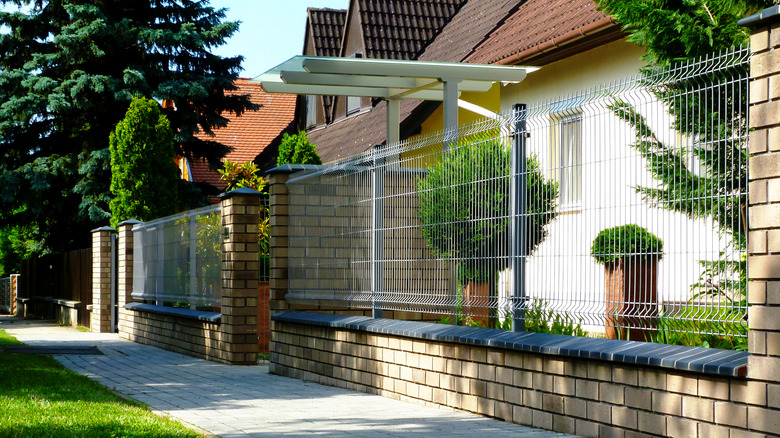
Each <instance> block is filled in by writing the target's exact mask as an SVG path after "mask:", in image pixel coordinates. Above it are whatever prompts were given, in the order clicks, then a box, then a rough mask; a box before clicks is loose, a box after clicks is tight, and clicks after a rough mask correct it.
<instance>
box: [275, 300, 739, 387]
mask: <svg viewBox="0 0 780 438" xmlns="http://www.w3.org/2000/svg"><path fill="white" fill-rule="evenodd" d="M271 320H273V321H278V322H286V323H292V324H303V325H310V326H319V327H330V328H339V329H347V330H356V331H362V332H368V333H378V334H388V335H393V336H402V337H407V338H413V339H425V340H431V341H438V342H453V343H460V344H467V345H477V346H483V347H494V348H499V349H506V350H515V351H521V352H530V353H537V354H545V355H555V356H558V357H572V358H580V359H581V358H585V359H595V360H604V361H610V362H613V363H620V364H627V365H635V366H647V367H660V368H670V369H675V370H681V371H691V372H696V373H703V374H713V375H719V376H729V377H746V376H747V362H748V356H750V355H749V353H747V352H745V351H732V350H717V349H714V348H702V347H683V346H677V345H666V344H653V343H649V342H637V341H619V340H613V339H597V338H578V337H573V336H563V335H551V334H543V333H530V332H517V333H516V332H510V331H507V330H498V329H488V328H473V327H464V326H454V325H447V324H434V323H429V322H417V321H401V320H394V319H382V318H371V317H367V316H347V315H331V314H324V313H312V312H301V311H292V310H288V311H284V312H281V313H277V314H274V315H272V316H271Z"/></svg>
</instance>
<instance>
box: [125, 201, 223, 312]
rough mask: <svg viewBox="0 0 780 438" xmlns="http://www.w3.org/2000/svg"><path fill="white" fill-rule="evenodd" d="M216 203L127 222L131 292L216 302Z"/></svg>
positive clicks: (193, 303) (188, 302)
mask: <svg viewBox="0 0 780 438" xmlns="http://www.w3.org/2000/svg"><path fill="white" fill-rule="evenodd" d="M220 211H221V206H219V205H215V206H209V207H204V208H200V209H196V210H189V211H187V212H184V213H181V214H177V215H173V216H168V217H164V218H160V219H155V220H153V221H149V222H144V223H142V224H138V225H135V226H134V227H133V241H134V246H135V250H134V254H133V255H134V258H133V292H132V297H133V298H135V299H139V300H147V301H150V302H154V303H155V304H158V305H165V306H173V307H188V308H193V309H195V308H202V307H218V306H220V299H221V296H222V217H221V214H220Z"/></svg>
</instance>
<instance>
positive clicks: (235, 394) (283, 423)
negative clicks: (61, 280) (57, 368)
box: [0, 317, 568, 438]
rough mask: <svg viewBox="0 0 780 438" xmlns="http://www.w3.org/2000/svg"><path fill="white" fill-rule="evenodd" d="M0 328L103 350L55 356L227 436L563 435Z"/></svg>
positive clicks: (237, 369)
mask: <svg viewBox="0 0 780 438" xmlns="http://www.w3.org/2000/svg"><path fill="white" fill-rule="evenodd" d="M0 328H2V329H4V330H6V331H7V332H8V333H10V334H11V335H13V336H15V337H16V338H17V339H19V340H20V341H22V342H24V343H26V344H28V345H30V346H39V347H44V346H45V347H56V348H64V347H81V348H83V347H90V346H97V348H98V349H99V350H100V352H102V353H103V354H102V355H85V354H63V355H55V356H54V357H55V359H56V360H57V361H59V362H60V363H62V364H63V365H64V366H66V367H68V368H70V369H72V370H74V371H76V372H78V373H80V374H83V375H85V376H87V377H89V378H91V379H93V380H95V381H97V382H99V383H101V384H103V385H105V386H107V387H109V388H111V389H113V390H114V391H116V392H118V393H120V394H123V395H124V396H127V397H129V398H132V399H135V400H138V401H140V402H142V403H145V404H147V405H149V406H150V407H151V408H152V409H154V410H156V411H159V412H161V413H164V414H167V415H170V416H171V417H174V418H176V419H178V420H180V421H182V422H184V423H188V424H190V425H193V426H195V427H196V428H199V429H202V430H203V431H207V432H208V433H210V434H212V435H216V436H220V437H224V438H228V437H244V436H249V437H272V436H289V437H303V436H311V435H319V436H328V437H358V436H371V437H373V436H380V437H381V436H404V437H407V436H410V437H429V436H455V437H458V436H464V437H465V436H468V437H474V436H490V437H491V438H498V437H505V436H506V437H510V436H511V437H535V438H550V437H564V436H568V435H564V434H559V433H555V432H549V431H543V430H538V429H532V428H528V427H523V426H519V425H515V424H510V423H506V422H503V421H498V420H492V419H489V418H485V417H480V416H477V415H472V414H469V413H465V412H459V411H455V410H452V409H448V408H437V407H430V406H421V405H417V404H411V403H406V402H402V401H398V400H391V399H388V398H384V397H380V396H375V395H368V394H362V393H357V392H352V391H347V390H344V389H340V388H334V387H329V386H323V385H319V384H316V383H311V382H304V381H300V380H295V379H289V378H285V377H281V376H276V375H272V374H269V373H268V367H267V366H264V365H258V366H229V365H222V364H217V363H214V362H208V361H205V360H201V359H196V358H192V357H189V356H184V355H181V354H177V353H172V352H169V351H165V350H161V349H159V348H155V347H150V346H147V345H141V344H136V343H133V342H127V341H122V340H119V339H118V337H117V336H116V335H115V334H105V333H102V334H99V333H84V332H80V331H77V330H75V329H72V328H66V327H59V326H56V325H54V324H51V323H46V322H40V321H24V320H20V319H16V318H11V317H0Z"/></svg>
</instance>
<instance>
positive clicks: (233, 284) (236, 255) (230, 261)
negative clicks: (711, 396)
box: [219, 188, 260, 365]
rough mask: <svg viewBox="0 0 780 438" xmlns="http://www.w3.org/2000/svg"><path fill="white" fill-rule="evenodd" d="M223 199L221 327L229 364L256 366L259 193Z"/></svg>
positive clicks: (235, 194) (223, 196)
mask: <svg viewBox="0 0 780 438" xmlns="http://www.w3.org/2000/svg"><path fill="white" fill-rule="evenodd" d="M219 197H220V199H221V200H222V226H223V230H224V231H223V240H222V324H221V331H222V337H223V340H224V345H225V350H224V352H223V357H222V359H223V360H225V361H226V362H228V363H230V364H234V365H237V364H256V363H257V352H258V345H257V313H258V312H257V309H258V306H257V288H258V287H259V278H260V262H259V258H258V255H259V252H258V251H259V246H258V235H257V232H258V222H259V218H260V192H258V191H256V190H252V189H248V188H241V189H238V190H233V191H230V192H227V193H222V194H221V195H219Z"/></svg>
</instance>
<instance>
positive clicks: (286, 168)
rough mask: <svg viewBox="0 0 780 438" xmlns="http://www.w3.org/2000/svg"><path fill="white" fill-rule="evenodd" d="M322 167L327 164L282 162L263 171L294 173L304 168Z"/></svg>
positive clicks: (267, 172)
mask: <svg viewBox="0 0 780 438" xmlns="http://www.w3.org/2000/svg"><path fill="white" fill-rule="evenodd" d="M323 167H327V166H324V165H321V164H282V165H281V166H276V167H274V168H273V169H269V170H267V171H266V172H265V173H266V175H269V174H272V173H295V172H301V171H304V170H320V169H322V168H323Z"/></svg>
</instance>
